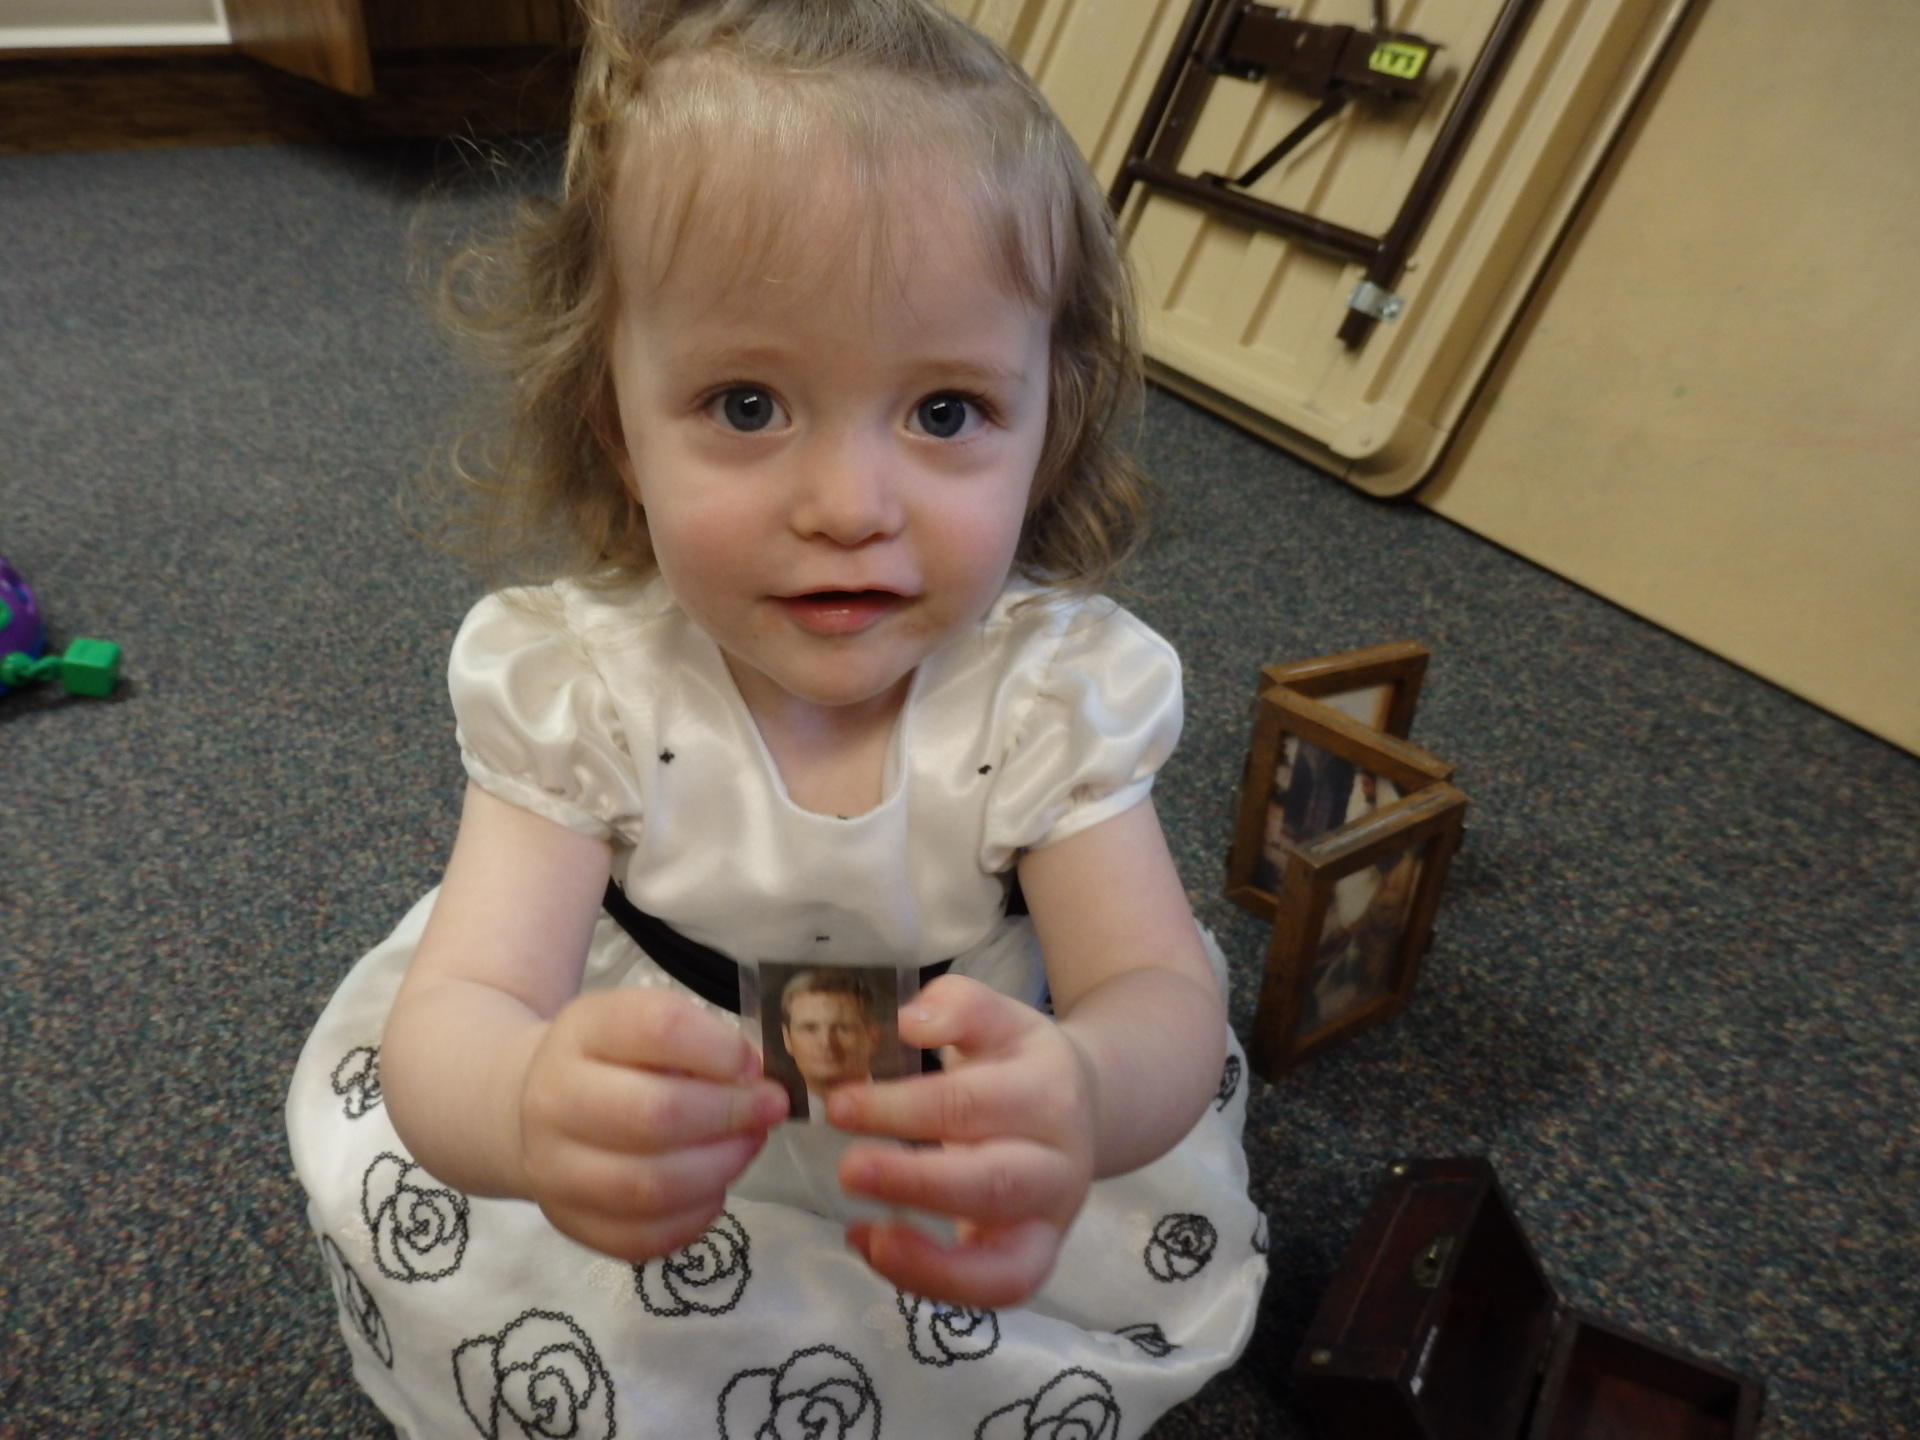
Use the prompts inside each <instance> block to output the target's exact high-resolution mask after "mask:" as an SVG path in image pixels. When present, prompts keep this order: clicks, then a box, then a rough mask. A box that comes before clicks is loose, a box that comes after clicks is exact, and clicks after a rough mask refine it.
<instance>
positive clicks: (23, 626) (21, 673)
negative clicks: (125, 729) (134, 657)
mask: <svg viewBox="0 0 1920 1440" xmlns="http://www.w3.org/2000/svg"><path fill="white" fill-rule="evenodd" d="M119 677H120V647H119V646H118V645H115V644H114V643H113V642H112V641H111V640H86V639H77V640H75V641H74V642H73V643H72V644H70V645H69V646H67V648H66V650H65V652H64V653H62V654H59V655H49V654H47V629H46V626H44V625H42V624H41V623H40V607H39V605H37V604H36V603H35V602H34V598H33V590H32V588H31V587H30V586H28V584H27V582H26V581H25V580H24V579H22V578H21V576H20V572H19V571H18V570H16V569H14V568H13V566H11V565H9V564H8V563H7V560H6V557H5V556H4V555H0V695H4V694H6V693H7V691H8V690H9V689H12V688H13V687H15V686H18V685H22V684H27V683H31V682H35V681H40V680H58V681H59V682H60V688H61V689H63V690H65V691H66V692H67V693H68V694H69V695H93V696H96V697H97V696H102V695H111V694H112V693H113V687H114V685H115V683H116V682H117V681H118V680H119Z"/></svg>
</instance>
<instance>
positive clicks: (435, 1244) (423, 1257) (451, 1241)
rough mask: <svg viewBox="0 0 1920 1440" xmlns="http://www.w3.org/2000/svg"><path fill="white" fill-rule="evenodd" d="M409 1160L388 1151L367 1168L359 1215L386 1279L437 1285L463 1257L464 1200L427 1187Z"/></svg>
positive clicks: (425, 1177)
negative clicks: (371, 1237) (364, 1223)
mask: <svg viewBox="0 0 1920 1440" xmlns="http://www.w3.org/2000/svg"><path fill="white" fill-rule="evenodd" d="M430 1180H431V1177H430V1176H428V1175H427V1172H426V1171H424V1170H422V1169H421V1168H420V1167H419V1166H418V1165H416V1164H414V1163H413V1162H412V1161H411V1160H405V1159H402V1158H401V1157H400V1156H398V1155H395V1154H393V1153H392V1152H391V1151H387V1152H384V1153H382V1154H381V1156H380V1157H379V1158H378V1159H377V1160H375V1161H374V1162H373V1164H371V1165H369V1166H368V1167H367V1176H366V1179H365V1180H363V1181H362V1182H361V1185H360V1214H361V1215H362V1217H363V1218H365V1220H366V1222H367V1228H368V1229H369V1230H371V1231H372V1232H373V1258H374V1262H375V1263H376V1264H378V1265H379V1267H380V1273H381V1274H382V1275H384V1276H386V1277H387V1278H388V1279H389V1280H438V1279H440V1278H442V1277H443V1276H447V1275H451V1274H452V1273H453V1272H454V1271H455V1270H458V1269H459V1268H460V1258H461V1257H462V1256H463V1255H465V1254H466V1253H467V1197H466V1196H464V1195H462V1194H460V1193H459V1192H458V1191H457V1190H448V1189H445V1188H443V1187H441V1186H438V1185H434V1184H431V1183H423V1182H430Z"/></svg>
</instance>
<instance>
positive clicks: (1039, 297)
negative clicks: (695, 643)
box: [441, 0, 1147, 590]
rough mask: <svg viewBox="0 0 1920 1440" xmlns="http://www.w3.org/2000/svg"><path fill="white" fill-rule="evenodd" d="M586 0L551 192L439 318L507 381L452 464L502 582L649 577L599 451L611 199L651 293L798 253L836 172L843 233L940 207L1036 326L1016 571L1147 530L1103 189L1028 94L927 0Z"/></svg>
mask: <svg viewBox="0 0 1920 1440" xmlns="http://www.w3.org/2000/svg"><path fill="white" fill-rule="evenodd" d="M587 7H588V15H587V21H588V24H587V35H586V42H585V48H584V51H583V54H582V57H581V62H580V74H579V80H578V85H577V89H576V93H575V98H574V108H573V119H572V124H571V127H570V129H569V133H568V140H567V152H566V164H565V172H564V184H563V188H562V194H561V198H560V199H559V200H558V201H541V202H528V203H527V204H525V205H523V206H522V207H521V210H520V212H519V214H518V215H517V217H516V219H515V222H514V224H513V226H512V228H511V229H510V231H509V232H508V233H507V234H505V235H504V236H503V237H501V238H499V239H497V240H494V241H491V242H486V243H479V244H474V245H471V246H469V247H467V248H466V249H464V250H463V251H462V252H460V253H459V254H457V255H456V256H455V258H454V260H453V262H452V263H451V264H450V265H449V266H448V267H447V270H446V272H445V275H444V277H443V280H442V291H441V297H442V301H443V313H445V314H446V315H447V316H448V317H449V320H450V323H451V324H452V325H453V326H454V328H455V330H456V333H458V334H460V335H462V336H464V337H465V339H466V340H467V341H468V342H469V345H470V346H471V347H472V348H473V349H474V351H476V352H477V354H478V356H479V358H480V359H481V361H482V363H483V364H484V365H485V366H486V367H487V368H489V369H491V370H492V371H493V372H494V373H495V374H496V375H497V376H498V378H499V380H500V382H501V385H500V388H499V392H497V393H496V394H494V395H493V396H492V397H491V399H490V400H489V402H488V410H487V412H486V413H485V415H484V418H482V419H481V420H480V422H479V423H478V424H477V425H476V426H474V427H473V428H471V429H470V430H469V431H468V432H467V433H466V434H465V435H464V436H463V437H462V439H461V440H460V442H458V443H457V444H456V446H455V447H454V449H453V452H452V455H451V461H452V464H451V471H452V476H453V478H454V479H455V480H456V481H457V482H458V484H459V487H460V488H461V489H462V490H464V491H465V493H466V495H467V498H468V501H469V502H470V503H468V504H466V505H464V506H463V507H461V513H462V515H463V516H464V518H465V519H466V520H467V521H469V522H471V530H470V533H469V534H468V535H467V537H466V541H465V543H464V544H463V546H462V548H465V549H467V550H469V551H470V552H476V553H477V556H478V558H479V559H480V560H481V562H482V564H483V566H484V568H485V569H486V570H487V571H488V572H489V573H490V574H492V575H494V576H495V577H496V578H507V577H512V578H532V577H534V576H545V577H552V576H555V575H572V576H576V577H581V578H594V577H597V578H600V579H602V580H606V581H611V582H631V581H635V580H639V579H642V578H644V577H646V576H648V575H651V574H652V573H653V571H654V569H655V565H654V559H653V550H652V545H651V542H650V540H649V537H648V533H647V523H646V515H645V512H644V511H643V510H642V508H641V506H640V505H639V503H638V501H637V500H636V499H635V497H634V496H633V494H632V493H631V491H630V490H629V488H628V486H627V485H626V483H625V482H624V481H623V480H622V478H621V475H620V473H619V470H618V468H617V466H616V463H615V458H614V456H615V454H616V452H617V447H618V446H620V444H621V437H620V429H619V421H618V418H617V414H616V411H615V403H614V392H613V382H612V375H611V369H610V361H609V350H610V345H609V341H610V338H611V332H612V327H613V324H614V319H615V314H616V307H617V304H618V300H619V295H618V286H617V281H616V277H615V265H614V254H613V252H614V246H613V241H612V237H611V234H610V229H611V224H610V217H611V215H612V214H613V212H614V208H615V202H616V198H617V199H618V201H619V208H620V215H621V217H622V220H623V221H634V220H641V221H644V223H645V227H646V229H645V233H644V234H642V235H638V236H632V235H630V236H629V237H627V238H626V240H625V241H624V242H623V248H624V249H625V250H626V253H627V254H628V255H629V256H631V255H633V254H634V253H635V252H636V246H637V249H638V253H639V254H640V255H641V256H642V257H643V258H642V261H641V265H640V267H639V268H640V269H641V270H642V271H643V272H644V274H645V276H646V278H647V281H648V283H651V284H654V285H658V284H661V283H664V282H665V281H666V280H667V279H668V278H669V277H670V275H671V273H672V270H673V265H674V262H675V259H676V257H677V256H681V255H685V254H698V255H699V256H700V257H702V260H703V262H710V261H711V258H712V257H714V256H716V255H720V256H726V257H729V259H730V262H731V263H737V264H738V265H740V266H742V267H751V266H756V265H764V264H766V263H767V262H768V261H769V258H770V257H773V256H776V255H777V254H778V252H779V251H780V249H781V247H782V246H783V245H784V244H789V243H797V242H795V241H794V240H792V239H791V238H790V237H793V236H795V235H802V236H806V237H808V238H813V239H816V240H817V237H818V235H819V233H820V232H819V226H820V224H821V223H822V217H821V216H820V215H818V214H817V213H816V212H817V211H818V210H819V209H820V207H819V206H818V205H817V204H811V205H810V199H811V196H810V193H809V188H808V184H807V177H808V176H810V175H816V174H818V173H819V172H820V167H821V164H822V162H823V159H825V158H828V157H831V158H837V159H838V160H839V161H840V162H841V167H842V170H843V171H844V173H845V175H846V176H847V178H848V181H849V182H850V184H851V186H852V191H853V195H854V198H855V203H854V204H853V205H851V206H850V207H848V211H847V213H845V214H844V215H842V216H840V217H838V219H839V220H840V221H841V223H844V224H847V225H849V226H850V227H852V231H853V233H852V234H851V235H850V236H849V238H850V239H852V240H854V241H855V242H856V243H865V244H866V245H867V246H868V247H869V250H870V251H871V248H872V246H873V245H874V244H875V243H876V242H878V243H879V244H880V245H881V246H882V247H884V245H885V235H886V226H887V218H886V217H887V215H888V213H889V211H888V207H889V206H890V205H902V204H912V203H920V202H922V201H924V200H925V199H926V198H927V197H929V196H931V198H933V199H935V200H942V201H945V202H947V203H950V204H954V205H957V206H958V207H959V209H960V213H963V214H966V215H968V216H969V217H970V218H971V219H972V220H973V221H974V224H975V227H976V233H977V235H978V237H979V240H980V243H981V247H982V252H983V254H984V255H985V256H986V257H987V259H988V261H989V263H991V264H993V265H994V266H995V267H996V268H997V270H998V273H999V278H1000V280H1001V281H1002V283H1004V284H1005V285H1006V286H1007V287H1008V288H1009V290H1010V291H1011V292H1012V293H1014V294H1017V295H1019V296H1020V297H1021V298H1022V299H1024V300H1027V301H1028V302H1030V303H1033V304H1036V305H1038V306H1040V307H1042V308H1044V309H1046V310H1047V311H1049V312H1050V314H1051V317H1052V333H1051V348H1050V362H1049V365H1050V371H1049V414H1048V421H1047V434H1046V440H1045V444H1044V448H1043V451H1042V454H1041V458H1040V463H1039V467H1038V470H1037V472H1036V474H1035V478H1034V485H1033V491H1032V495H1031V498H1030V500H1029V502H1028V513H1027V517H1026V521H1025V524H1024V526H1023V529H1022V533H1021V537H1020V542H1019V546H1018V549H1017V551H1016V554H1015V565H1016V568H1017V569H1018V570H1019V571H1020V573H1022V574H1023V575H1025V576H1026V577H1028V578H1029V579H1033V580H1036V581H1039V582H1041V583H1045V584H1050V585H1056V586H1061V587H1064V588H1069V589H1073V590H1093V589H1097V588H1099V587H1100V586H1101V585H1102V584H1104V583H1105V582H1106V581H1107V580H1108V579H1109V577H1110V576H1111V575H1112V573H1113V572H1114V571H1115V570H1116V569H1117V567H1118V566H1119V565H1120V564H1121V563H1122V562H1123V561H1124V560H1125V559H1126V558H1127V557H1128V556H1129V555H1130V554H1131V553H1132V552H1133V551H1134V550H1135V549H1136V548H1137V547H1138V545H1139V543H1140V541H1141V539H1142V538H1143V536H1144V531H1145V522H1146V512H1147V500H1146V494H1147V492H1146V487H1145V483H1144V480H1143V477H1142V476H1141V474H1140V472H1139V470H1138V469H1137V467H1136V466H1135V465H1134V463H1133V461H1132V460H1131V458H1130V457H1129V455H1128V454H1127V452H1126V449H1125V448H1124V446H1122V445H1121V444H1120V443H1118V441H1117V439H1116V434H1115V432H1116V431H1117V430H1118V429H1119V428H1120V427H1121V425H1122V424H1123V423H1124V422H1125V421H1126V420H1128V419H1129V418H1130V417H1132V416H1133V415H1134V414H1135V413H1136V412H1137V406H1138V401H1139V393H1140V358H1139V346H1138V339H1137V333H1136V323H1135V319H1134V309H1133V297H1132V293H1131V287H1130V284H1129V280H1128V275H1127V271H1126V267H1125V264H1124V262H1123V261H1122V259H1121V257H1120V253H1119V248H1118V244H1117V240H1116V236H1115V232H1114V228H1113V224H1112V218H1111V215H1110V213H1109V211H1108V209H1107V206H1106V202H1105V198H1104V196H1103V195H1102V194H1101V192H1100V189H1099V186H1098V185H1097V184H1096V182H1095V181H1094V179H1093V176H1092V174H1091V173H1090V172H1089V170H1088V168H1087V166H1086V164H1085V162H1084V161H1083V160H1082V159H1081V157H1080V154H1079V152H1078V150H1077V149H1076V148H1075V146H1074V144H1073V141H1072V140H1071V138H1070V137H1069V136H1068V135H1067V133H1066V130H1065V128H1064V127H1063V126H1062V125H1061V124H1060V122H1059V120H1058V119H1057V118H1056V117H1055V116H1054V114H1053V112H1052V111H1051V109H1050V108H1049V107H1048V106H1047V104H1046V102H1045V100H1044V99H1042V98H1041V96H1040V93H1039V91H1038V90H1037V89H1036V88H1035V87H1034V85H1033V84H1032V82H1031V81H1029V80H1028V79H1027V77H1026V76H1025V75H1024V74H1023V73H1022V72H1021V71H1020V70H1019V68H1018V67H1017V66H1016V65H1014V64H1013V62H1012V61H1011V60H1009V59H1008V58H1007V57H1006V56H1005V55H1004V54H1003V53H1002V52H1001V51H1000V50H999V49H998V48H997V47H995V46H994V45H993V44H992V43H991V42H989V41H987V40H986V39H984V38H983V37H981V36H980V35H978V34H977V33H975V32H974V31H973V30H971V29H969V28H968V27H967V26H965V25H964V24H962V23H961V22H960V21H958V20H956V19H955V18H953V17H952V16H951V15H949V14H947V13H946V12H945V11H943V10H941V9H939V8H938V7H937V6H935V5H933V4H931V3H928V0H678V3H662V0H587ZM928 161H931V162H933V163H931V164H928V163H925V162H928ZM922 172H923V173H922ZM903 187H910V188H905V189H903ZM829 223H831V222H829Z"/></svg>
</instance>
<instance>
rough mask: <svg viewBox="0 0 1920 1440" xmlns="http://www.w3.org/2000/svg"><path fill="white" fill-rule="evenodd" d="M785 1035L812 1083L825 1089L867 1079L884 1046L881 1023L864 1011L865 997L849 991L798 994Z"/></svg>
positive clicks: (782, 1031) (817, 1088) (822, 1091)
mask: <svg viewBox="0 0 1920 1440" xmlns="http://www.w3.org/2000/svg"><path fill="white" fill-rule="evenodd" d="M780 1034H781V1038H782V1039H784V1040H785V1041H786V1046H787V1053H788V1054H789V1055H791V1056H793V1063H794V1064H795V1065H796V1066H798V1067H799V1070H800V1076H801V1078H802V1079H803V1080H805V1081H806V1082H807V1088H808V1089H809V1090H812V1091H815V1092H816V1093H819V1094H825V1093H826V1092H827V1091H828V1090H829V1089H831V1088H832V1087H833V1086H835V1085H838V1084H839V1083H840V1082H841V1081H843V1080H864V1079H866V1078H867V1067H868V1066H869V1065H871V1064H872V1063H873V1055H874V1052H875V1051H876V1050H878V1049H879V1048H880V1027H879V1026H878V1025H875V1024H873V1023H872V1022H871V1021H869V1020H868V1019H867V1017H866V1016H865V1015H864V1014H863V1013H862V1012H861V1009H860V1001H859V998H858V997H857V996H854V995H849V994H846V993H845V992H839V993H834V992H821V991H812V992H809V993H808V994H805V995H796V996H794V997H793V998H792V1001H791V1003H789V1005H788V1006H787V1018H786V1021H785V1023H784V1024H782V1025H781V1027H780Z"/></svg>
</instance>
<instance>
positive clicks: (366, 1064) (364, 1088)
mask: <svg viewBox="0 0 1920 1440" xmlns="http://www.w3.org/2000/svg"><path fill="white" fill-rule="evenodd" d="M333 1093H334V1094H336V1095H338V1096H339V1097H340V1098H341V1099H342V1100H343V1101H344V1102H345V1105H346V1111H347V1118H348V1119H349V1120H358V1119H359V1118H360V1117H361V1116H362V1115H364V1114H366V1113H367V1112H368V1111H369V1110H371V1109H373V1108H374V1107H375V1106H376V1105H378V1104H379V1103H380V1052H379V1051H378V1050H376V1049H374V1048H373V1047H372V1046H371V1045H360V1046H356V1047H355V1048H354V1049H352V1050H349V1051H348V1052H347V1053H346V1055H345V1057H344V1058H342V1060H341V1061H340V1063H339V1064H338V1065H336V1066H334V1067H333Z"/></svg>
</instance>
